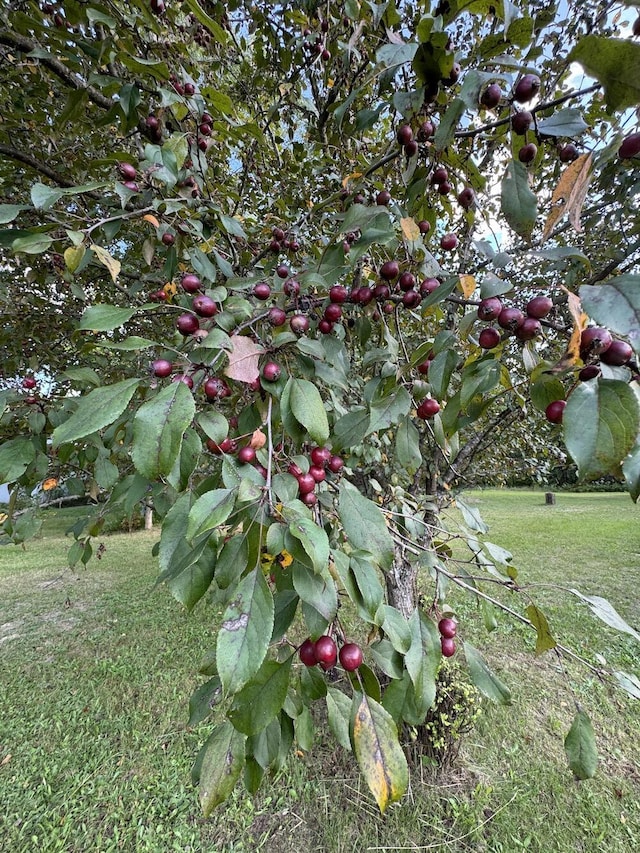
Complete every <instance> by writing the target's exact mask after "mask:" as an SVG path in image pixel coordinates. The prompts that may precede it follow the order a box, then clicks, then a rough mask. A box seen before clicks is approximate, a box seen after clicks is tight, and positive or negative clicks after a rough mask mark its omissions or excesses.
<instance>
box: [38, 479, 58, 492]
mask: <svg viewBox="0 0 640 853" xmlns="http://www.w3.org/2000/svg"><path fill="white" fill-rule="evenodd" d="M57 485H58V478H57V477H47V479H46V480H45V481H44V483H43V484H42V490H43V491H45V492H50V491H51V489H55V487H56V486H57Z"/></svg>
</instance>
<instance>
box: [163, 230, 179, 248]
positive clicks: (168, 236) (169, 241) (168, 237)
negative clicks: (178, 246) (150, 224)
mask: <svg viewBox="0 0 640 853" xmlns="http://www.w3.org/2000/svg"><path fill="white" fill-rule="evenodd" d="M160 239H161V240H162V242H163V243H164V245H165V246H173V244H174V243H175V242H176V238H175V237H174V235H173V234H172V233H171V232H170V231H165V232H164V234H163V235H162V237H161V238H160Z"/></svg>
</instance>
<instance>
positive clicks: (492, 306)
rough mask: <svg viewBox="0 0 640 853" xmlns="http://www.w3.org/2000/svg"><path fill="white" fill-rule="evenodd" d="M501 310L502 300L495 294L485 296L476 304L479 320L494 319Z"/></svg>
mask: <svg viewBox="0 0 640 853" xmlns="http://www.w3.org/2000/svg"><path fill="white" fill-rule="evenodd" d="M501 311H502V302H501V301H500V299H498V297H497V296H487V297H486V298H485V299H483V300H481V302H480V305H478V311H477V314H478V319H479V320H496V319H497V318H498V317H499V315H500V312H501Z"/></svg>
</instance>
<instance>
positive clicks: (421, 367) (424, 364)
mask: <svg viewBox="0 0 640 853" xmlns="http://www.w3.org/2000/svg"><path fill="white" fill-rule="evenodd" d="M430 367H431V359H430V358H425V360H424V361H421V362H420V364H418V365H417V368H416V369H417V371H418V373H421V374H422V375H423V376H426V375H427V373H428V372H429V368H430Z"/></svg>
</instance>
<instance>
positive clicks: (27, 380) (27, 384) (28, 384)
mask: <svg viewBox="0 0 640 853" xmlns="http://www.w3.org/2000/svg"><path fill="white" fill-rule="evenodd" d="M155 364H156V362H155V361H154V365H155ZM166 364H169V362H168V361H167V362H166ZM169 368H171V364H169ZM170 372H171V369H169V373H170ZM158 375H159V374H157V373H156V376H158ZM164 375H165V376H167V375H168V374H166V373H165V374H164ZM37 384H38V383H37V382H36V380H35V379H34V378H33V376H25V377H24V379H23V380H22V382H21V385H22V387H23V388H24V389H25V390H27V391H32V390H33V389H34V388H35V387H36V385H37Z"/></svg>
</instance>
